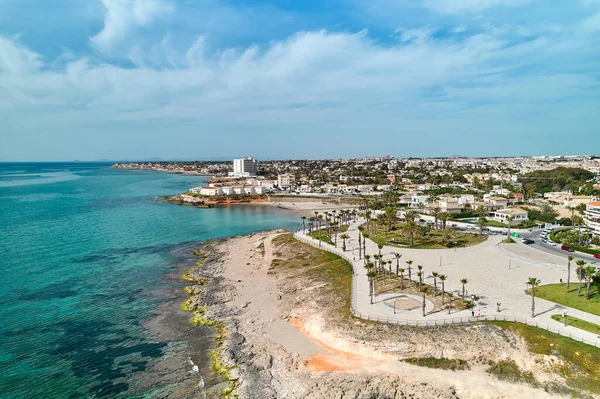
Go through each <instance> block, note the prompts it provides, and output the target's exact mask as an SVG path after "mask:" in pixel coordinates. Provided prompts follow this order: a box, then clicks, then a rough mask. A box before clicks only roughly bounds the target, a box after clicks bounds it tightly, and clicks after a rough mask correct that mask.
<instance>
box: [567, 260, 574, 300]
mask: <svg viewBox="0 0 600 399" xmlns="http://www.w3.org/2000/svg"><path fill="white" fill-rule="evenodd" d="M567 261H568V262H567V294H568V293H569V285H570V284H571V262H572V261H573V257H572V256H571V255H569V256H568V257H567Z"/></svg>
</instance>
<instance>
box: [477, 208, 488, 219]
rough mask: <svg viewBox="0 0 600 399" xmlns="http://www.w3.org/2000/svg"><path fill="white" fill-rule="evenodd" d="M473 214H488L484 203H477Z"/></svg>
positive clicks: (483, 215)
mask: <svg viewBox="0 0 600 399" xmlns="http://www.w3.org/2000/svg"><path fill="white" fill-rule="evenodd" d="M475 214H476V215H477V216H480V217H486V216H487V215H488V210H487V208H486V207H485V205H479V206H478V207H477V208H475Z"/></svg>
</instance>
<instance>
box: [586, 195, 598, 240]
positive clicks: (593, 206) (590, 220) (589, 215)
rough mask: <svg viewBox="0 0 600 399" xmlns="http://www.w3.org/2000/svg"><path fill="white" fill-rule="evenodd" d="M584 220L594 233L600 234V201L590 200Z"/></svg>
mask: <svg viewBox="0 0 600 399" xmlns="http://www.w3.org/2000/svg"><path fill="white" fill-rule="evenodd" d="M583 220H584V222H585V225H586V226H587V227H589V228H590V229H591V230H592V233H593V234H594V235H596V236H600V201H596V202H590V203H589V204H587V205H586V207H585V214H584V215H583Z"/></svg>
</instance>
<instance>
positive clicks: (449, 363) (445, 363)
mask: <svg viewBox="0 0 600 399" xmlns="http://www.w3.org/2000/svg"><path fill="white" fill-rule="evenodd" d="M403 361H405V362H406V363H410V364H413V365H415V366H421V367H428V368H431V369H441V370H452V371H457V370H469V369H470V367H469V363H468V362H467V361H465V360H460V359H446V358H444V357H442V358H440V359H438V358H435V357H411V358H408V359H404V360H403Z"/></svg>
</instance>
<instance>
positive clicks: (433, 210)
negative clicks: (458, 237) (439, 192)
mask: <svg viewBox="0 0 600 399" xmlns="http://www.w3.org/2000/svg"><path fill="white" fill-rule="evenodd" d="M440 213H442V210H441V209H440V207H439V206H434V207H433V208H431V209H430V210H429V214H430V215H431V216H433V218H434V220H435V225H434V226H433V228H434V229H437V228H438V218H439V216H440Z"/></svg>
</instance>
